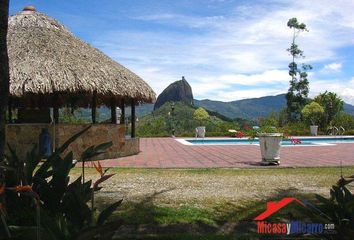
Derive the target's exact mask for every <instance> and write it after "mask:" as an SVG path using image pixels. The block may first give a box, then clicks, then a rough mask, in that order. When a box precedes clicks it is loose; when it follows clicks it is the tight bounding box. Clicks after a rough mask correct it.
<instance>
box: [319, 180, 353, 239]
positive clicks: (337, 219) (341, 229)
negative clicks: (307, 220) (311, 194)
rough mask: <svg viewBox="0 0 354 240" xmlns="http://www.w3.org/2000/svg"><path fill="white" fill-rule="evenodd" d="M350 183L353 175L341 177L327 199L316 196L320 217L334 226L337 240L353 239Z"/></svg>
mask: <svg viewBox="0 0 354 240" xmlns="http://www.w3.org/2000/svg"><path fill="white" fill-rule="evenodd" d="M352 182H354V175H353V176H350V177H348V178H344V177H341V178H340V179H339V181H338V182H337V184H336V185H333V186H332V188H331V190H330V198H329V199H327V198H324V197H322V196H321V195H316V198H317V199H318V200H319V201H320V203H321V205H320V206H319V207H320V210H321V212H322V213H323V214H322V216H323V217H325V218H326V219H327V220H329V221H330V222H331V223H334V224H335V227H336V231H337V234H338V236H339V239H354V195H353V193H352V192H351V191H350V190H349V188H348V186H349V184H350V183H352Z"/></svg>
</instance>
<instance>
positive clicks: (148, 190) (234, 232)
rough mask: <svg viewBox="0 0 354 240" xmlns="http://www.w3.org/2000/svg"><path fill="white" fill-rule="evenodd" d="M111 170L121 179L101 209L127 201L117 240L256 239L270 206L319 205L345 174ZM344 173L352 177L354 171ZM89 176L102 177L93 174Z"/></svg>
mask: <svg viewBox="0 0 354 240" xmlns="http://www.w3.org/2000/svg"><path fill="white" fill-rule="evenodd" d="M109 171H110V172H111V173H116V175H115V177H114V178H112V179H110V180H108V181H107V183H106V185H102V186H103V187H104V188H103V189H102V193H100V195H99V196H98V198H97V199H98V200H99V203H100V204H101V205H105V204H106V203H107V202H110V201H112V199H116V198H120V197H123V199H124V201H123V204H122V206H121V207H120V208H119V210H118V211H116V212H115V213H114V215H113V216H112V218H111V220H112V221H115V220H123V221H124V225H125V226H128V230H123V231H119V232H118V233H116V234H115V238H116V239H119V238H121V239H252V238H254V239H257V238H258V237H259V236H257V234H256V233H254V230H255V226H254V223H253V221H252V219H253V218H254V217H255V216H257V215H258V214H259V213H261V212H262V211H264V210H265V208H266V202H267V201H269V200H274V201H276V200H280V199H281V198H283V197H285V196H287V197H297V198H299V199H306V200H309V201H311V202H313V203H316V199H315V194H317V193H318V194H321V195H323V196H325V197H328V194H329V189H330V187H331V185H333V184H335V183H336V181H337V180H338V179H339V177H340V173H341V170H340V168H339V167H336V168H334V167H324V168H266V169H265V168H262V169H136V168H113V169H110V170H109ZM342 172H343V175H344V176H349V175H353V174H354V167H344V168H343V169H342ZM78 174H80V169H78V168H76V169H74V171H73V175H78ZM86 174H87V177H88V178H92V179H95V178H96V177H97V174H96V173H95V170H94V169H90V168H88V169H87V171H86ZM116 193H121V195H119V196H116V195H115V194H116ZM284 214H289V213H284ZM297 214H300V215H301V214H302V213H301V210H300V213H298V212H297ZM171 233H174V234H173V235H171Z"/></svg>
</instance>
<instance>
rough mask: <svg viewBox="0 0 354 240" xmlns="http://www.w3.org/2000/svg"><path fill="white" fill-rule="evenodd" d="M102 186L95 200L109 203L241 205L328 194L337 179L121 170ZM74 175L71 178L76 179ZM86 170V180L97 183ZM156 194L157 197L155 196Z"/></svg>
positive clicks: (298, 172) (290, 173)
mask: <svg viewBox="0 0 354 240" xmlns="http://www.w3.org/2000/svg"><path fill="white" fill-rule="evenodd" d="M110 172H112V173H116V175H115V176H113V177H112V178H111V179H109V180H107V181H106V182H104V183H103V184H102V185H101V186H102V187H103V189H102V190H101V191H100V193H99V195H98V196H101V197H104V198H107V200H108V199H111V200H114V199H117V198H123V199H124V200H125V201H133V202H134V201H139V200H140V199H142V198H144V197H146V196H151V195H153V194H155V197H154V199H153V201H154V203H161V204H169V205H179V204H183V203H195V204H202V205H203V204H208V203H209V202H213V201H216V200H218V201H230V202H243V201H248V200H250V199H252V200H261V199H266V198H268V197H270V196H272V195H274V194H276V193H279V192H288V193H290V192H292V191H293V192H294V191H296V192H297V193H305V194H307V193H317V194H321V195H324V196H327V195H328V194H329V188H330V186H331V185H333V184H334V183H335V182H336V181H337V180H338V178H339V171H337V170H336V169H332V168H331V169H325V170H324V171H317V170H315V171H309V170H306V169H283V170H282V169H276V170H269V169H267V170H252V169H249V170H229V169H227V170H222V169H220V170H215V171H213V170H211V171H208V170H148V169H146V170H134V169H131V170H123V171H116V170H114V169H112V170H111V171H110ZM78 175H79V171H75V173H74V174H73V176H78ZM97 177H98V175H97V173H95V171H94V170H93V169H88V171H87V175H86V178H91V179H96V178H97ZM156 193H158V194H156Z"/></svg>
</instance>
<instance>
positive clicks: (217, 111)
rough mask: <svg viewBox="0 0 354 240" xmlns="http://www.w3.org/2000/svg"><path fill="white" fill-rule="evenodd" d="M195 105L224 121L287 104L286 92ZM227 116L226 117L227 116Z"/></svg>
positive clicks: (105, 112) (353, 109)
mask: <svg viewBox="0 0 354 240" xmlns="http://www.w3.org/2000/svg"><path fill="white" fill-rule="evenodd" d="M194 105H195V107H203V108H205V109H206V110H208V112H209V114H210V115H213V116H217V117H219V118H221V119H223V120H224V121H230V119H235V118H242V119H248V120H257V119H258V118H259V117H265V116H267V115H268V114H269V113H271V112H279V111H280V110H281V109H283V108H284V107H285V106H286V99H285V94H280V95H276V96H267V97H261V98H250V99H243V100H238V101H232V102H222V101H213V100H208V99H206V100H196V99H195V100H194ZM153 110H154V104H152V103H148V104H142V105H140V106H137V107H136V115H137V117H138V118H141V117H143V116H145V115H147V114H150V113H151V112H152V111H153ZM344 111H345V112H346V113H348V114H351V115H354V106H353V105H350V104H347V103H344ZM97 112H98V115H99V119H100V120H106V119H109V118H110V109H108V108H106V107H102V108H100V109H98V111H97ZM130 112H131V109H130V107H126V109H125V113H126V116H130ZM77 115H78V117H81V118H84V119H87V120H88V121H89V120H90V119H91V110H90V109H82V110H81V114H77ZM225 117H226V118H225Z"/></svg>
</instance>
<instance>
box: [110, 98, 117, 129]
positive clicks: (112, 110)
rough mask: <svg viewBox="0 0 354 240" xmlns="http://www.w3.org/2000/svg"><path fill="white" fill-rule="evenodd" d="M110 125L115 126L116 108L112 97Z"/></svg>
mask: <svg viewBox="0 0 354 240" xmlns="http://www.w3.org/2000/svg"><path fill="white" fill-rule="evenodd" d="M111 123H113V124H117V106H116V100H115V99H114V98H113V97H112V99H111Z"/></svg>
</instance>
